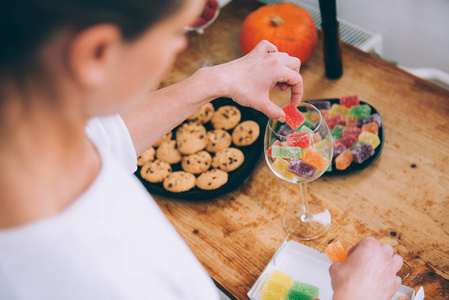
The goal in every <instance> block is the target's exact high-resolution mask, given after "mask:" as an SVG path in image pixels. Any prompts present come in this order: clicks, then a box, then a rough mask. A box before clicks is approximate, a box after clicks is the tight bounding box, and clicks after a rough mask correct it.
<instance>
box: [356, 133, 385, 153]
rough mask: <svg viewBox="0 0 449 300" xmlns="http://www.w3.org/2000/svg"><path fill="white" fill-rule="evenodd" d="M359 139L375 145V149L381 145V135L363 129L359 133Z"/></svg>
mask: <svg viewBox="0 0 449 300" xmlns="http://www.w3.org/2000/svg"><path fill="white" fill-rule="evenodd" d="M359 141H360V142H365V143H370V144H371V145H373V147H374V149H376V148H377V146H379V145H380V139H379V136H378V135H377V134H372V133H371V132H368V131H362V133H361V134H360V135H359Z"/></svg>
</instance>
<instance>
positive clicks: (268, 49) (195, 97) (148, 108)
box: [122, 41, 303, 155]
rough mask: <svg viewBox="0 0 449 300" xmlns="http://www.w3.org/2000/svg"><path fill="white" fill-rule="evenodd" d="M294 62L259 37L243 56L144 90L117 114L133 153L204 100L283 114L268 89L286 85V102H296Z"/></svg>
mask: <svg viewBox="0 0 449 300" xmlns="http://www.w3.org/2000/svg"><path fill="white" fill-rule="evenodd" d="M299 67H300V61H299V59H297V58H294V57H290V56H288V55H287V54H286V53H280V52H277V49H276V47H275V46H274V45H272V44H270V43H269V42H267V41H262V42H261V43H260V44H259V45H258V46H257V47H256V48H254V50H253V51H252V52H251V53H249V54H247V55H246V56H244V57H242V58H239V59H237V60H234V61H231V62H229V63H226V64H222V65H219V66H214V67H211V68H203V69H200V70H198V71H197V72H196V73H195V74H193V75H192V76H191V77H189V78H187V79H185V80H183V81H181V82H179V83H176V84H173V85H171V86H169V87H166V88H163V89H160V90H157V91H155V92H152V93H150V94H149V96H148V97H147V98H146V99H145V101H144V102H143V103H141V104H140V105H139V106H138V107H136V109H135V110H134V111H132V112H130V113H128V114H126V115H122V118H123V120H124V121H125V124H126V126H127V127H128V130H129V131H130V134H131V138H132V140H133V142H134V146H135V148H136V152H137V154H138V155H139V154H141V153H142V152H143V151H145V150H146V149H148V148H149V147H150V146H151V145H152V144H154V142H156V141H157V139H159V138H160V137H161V136H162V135H164V134H166V133H167V132H169V131H170V130H172V129H173V128H174V127H176V126H177V125H178V124H180V123H181V122H182V121H184V120H185V119H186V118H187V117H188V116H190V115H191V114H193V113H194V112H195V111H197V110H198V109H199V108H200V107H201V106H203V105H204V104H205V103H207V102H209V101H211V100H213V99H215V98H218V97H229V98H232V99H234V101H236V102H238V103H239V104H241V105H244V106H250V107H253V108H255V109H257V110H259V111H261V112H263V113H265V114H266V115H267V116H268V117H270V118H276V119H283V118H285V116H284V113H283V111H282V109H280V108H279V107H278V106H277V105H275V104H274V103H272V102H271V101H270V99H269V92H270V90H271V89H272V88H273V86H274V85H276V84H280V87H281V89H283V90H285V89H287V88H288V87H290V88H291V91H292V97H291V101H292V102H293V103H294V104H299V102H300V101H301V97H302V93H303V85H302V77H301V75H299Z"/></svg>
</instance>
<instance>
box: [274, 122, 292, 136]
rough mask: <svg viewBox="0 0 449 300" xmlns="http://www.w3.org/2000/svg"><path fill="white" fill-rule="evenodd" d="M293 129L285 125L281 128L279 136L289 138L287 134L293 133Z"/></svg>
mask: <svg viewBox="0 0 449 300" xmlns="http://www.w3.org/2000/svg"><path fill="white" fill-rule="evenodd" d="M292 132H293V129H292V128H291V127H290V126H288V124H283V125H281V127H279V130H278V131H277V133H278V134H280V135H283V136H287V134H289V133H292Z"/></svg>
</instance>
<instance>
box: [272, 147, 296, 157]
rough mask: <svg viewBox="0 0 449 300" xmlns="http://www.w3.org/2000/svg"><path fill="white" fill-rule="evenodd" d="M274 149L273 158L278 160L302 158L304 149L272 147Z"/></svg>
mask: <svg viewBox="0 0 449 300" xmlns="http://www.w3.org/2000/svg"><path fill="white" fill-rule="evenodd" d="M271 148H272V149H273V151H272V153H271V156H272V157H276V158H301V157H302V149H301V148H299V147H289V146H275V145H273V146H271Z"/></svg>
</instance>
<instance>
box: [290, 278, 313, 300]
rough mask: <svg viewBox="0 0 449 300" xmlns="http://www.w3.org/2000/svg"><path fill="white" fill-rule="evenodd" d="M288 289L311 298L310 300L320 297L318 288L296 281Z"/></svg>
mask: <svg viewBox="0 0 449 300" xmlns="http://www.w3.org/2000/svg"><path fill="white" fill-rule="evenodd" d="M290 289H291V290H295V291H297V292H300V293H303V294H306V295H309V296H312V299H313V298H315V297H318V296H319V295H320V288H319V287H317V286H314V285H311V284H308V283H305V282H301V281H298V280H295V281H293V283H292V285H291V286H290Z"/></svg>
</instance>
